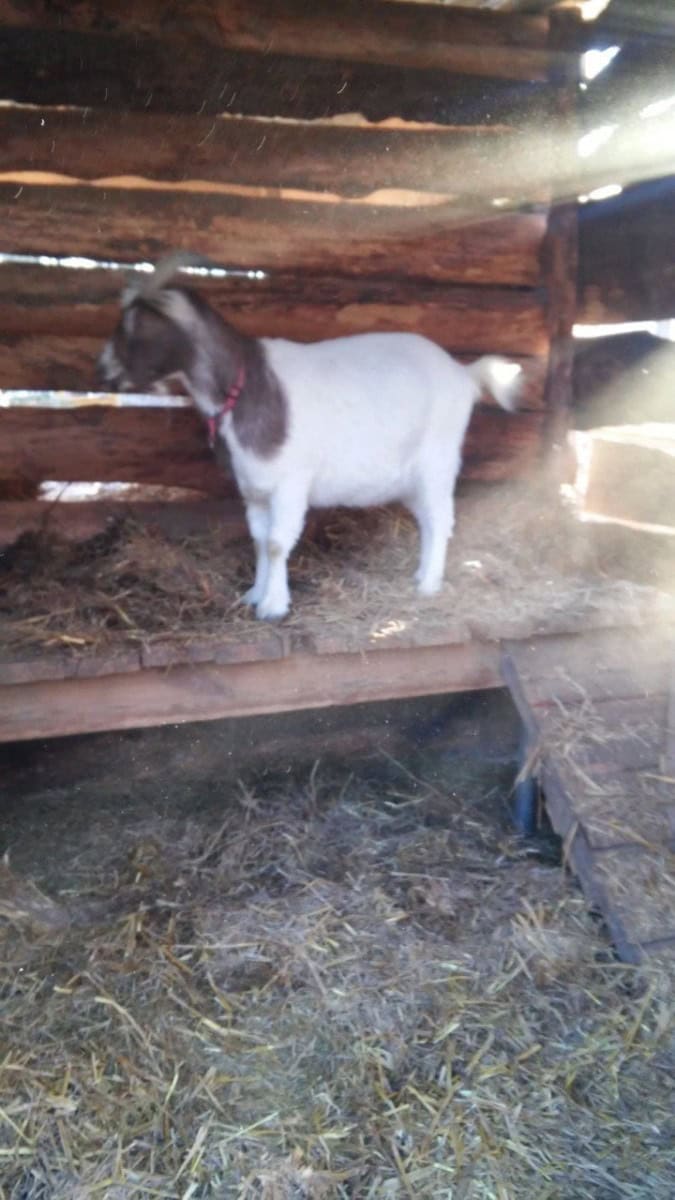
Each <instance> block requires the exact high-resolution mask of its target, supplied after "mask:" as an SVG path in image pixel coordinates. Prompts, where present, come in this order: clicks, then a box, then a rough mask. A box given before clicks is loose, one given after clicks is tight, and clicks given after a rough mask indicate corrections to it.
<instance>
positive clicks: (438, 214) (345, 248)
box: [0, 183, 546, 286]
mask: <svg viewBox="0 0 675 1200" xmlns="http://www.w3.org/2000/svg"><path fill="white" fill-rule="evenodd" d="M474 215H475V214H471V213H470V212H469V211H468V210H467V211H466V212H465V213H464V214H463V215H462V214H459V213H458V212H457V211H456V210H455V208H454V207H453V206H450V208H448V207H446V206H445V205H443V204H439V205H431V206H425V207H422V208H412V209H410V208H391V207H377V206H365V205H358V206H352V205H350V204H347V203H342V204H340V203H337V204H331V203H322V202H315V203H312V202H304V201H294V200H280V199H277V198H272V199H260V198H258V197H250V196H231V195H209V194H201V195H199V196H194V195H190V194H188V193H181V192H169V191H155V190H152V189H144V188H139V189H134V190H129V189H126V188H121V187H94V186H89V187H68V186H58V185H53V186H44V187H41V186H18V187H17V185H16V184H7V183H5V184H1V185H0V221H2V223H3V226H4V230H5V234H4V236H5V240H6V244H7V245H8V246H10V247H11V249H12V251H13V252H22V253H28V254H56V255H63V254H71V255H72V254H80V255H89V256H91V257H94V258H99V259H105V258H107V259H111V260H112V261H116V262H120V261H121V262H138V261H139V259H141V258H150V259H154V258H156V257H158V256H159V255H161V254H162V253H164V252H165V251H166V249H167V248H168V247H176V246H178V247H182V248H185V249H190V250H193V251H196V252H197V253H200V254H205V255H208V256H209V257H211V258H212V259H213V260H214V261H215V262H224V263H226V264H227V265H229V266H231V267H238V268H244V269H252V270H256V269H261V270H275V271H293V272H297V271H308V272H317V273H321V274H336V275H343V276H361V277H362V276H386V277H387V278H392V277H393V278H396V277H403V278H408V279H415V278H417V279H428V280H437V281H443V282H452V283H481V284H491V285H494V284H510V285H518V286H528V285H529V286H532V285H536V284H537V283H538V282H539V277H540V270H539V251H540V247H541V242H542V238H543V235H544V229H545V225H546V218H545V216H544V215H543V214H537V213H531V214H524V215H513V216H504V217H502V218H499V219H492V220H477V221H475V222H474V221H472V216H474Z"/></svg>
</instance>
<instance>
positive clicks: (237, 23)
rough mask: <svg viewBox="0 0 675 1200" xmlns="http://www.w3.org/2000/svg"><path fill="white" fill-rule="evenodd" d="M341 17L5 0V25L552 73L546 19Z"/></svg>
mask: <svg viewBox="0 0 675 1200" xmlns="http://www.w3.org/2000/svg"><path fill="white" fill-rule="evenodd" d="M339 17H340V19H339V21H336V20H335V19H334V14H333V13H332V12H331V11H330V10H329V9H325V8H322V7H321V6H317V5H315V4H313V3H311V2H307V0H285V3H284V4H283V5H282V6H280V5H278V4H277V3H275V0H212V2H211V3H210V4H208V5H204V4H201V3H198V2H196V0H183V2H182V3H181V4H180V5H178V4H169V5H167V4H165V3H163V2H162V0H143V3H142V4H138V3H131V2H127V3H125V4H118V5H115V8H114V10H111V8H110V6H109V5H96V4H90V3H84V2H76V3H74V4H69V5H68V6H67V8H66V9H65V10H64V9H61V10H58V15H57V13H55V12H54V10H53V8H52V6H51V5H50V4H49V3H46V2H41V0H37V2H33V3H26V2H25V0H21V2H18V0H2V2H1V3H0V24H3V25H8V26H10V25H11V26H18V27H23V28H26V27H28V28H37V29H41V28H49V27H50V26H51V27H53V28H54V27H55V28H57V29H58V30H65V31H68V32H77V33H82V32H96V31H98V30H100V29H101V28H105V30H106V31H107V32H109V33H113V34H114V33H126V34H129V33H135V34H138V35H141V36H143V35H147V34H157V33H160V34H162V35H164V36H166V37H168V38H170V39H171V40H180V38H181V37H182V36H184V35H185V34H188V35H190V34H192V33H193V32H198V33H199V35H201V36H202V37H203V38H204V39H205V40H207V41H208V42H209V43H210V44H211V45H212V46H213V48H214V49H217V50H218V51H222V50H239V51H249V52H251V51H252V52H255V53H257V54H263V55H266V54H268V53H269V50H270V48H271V47H274V49H275V51H276V52H277V53H281V54H289V55H297V54H307V53H308V52H309V53H310V54H312V55H313V56H314V57H316V58H327V59H331V60H334V59H346V60H351V61H356V62H365V63H371V62H373V63H385V64H390V65H394V66H400V67H413V68H414V67H423V68H427V67H431V68H436V69H441V70H443V71H451V72H452V73H465V74H478V75H492V76H496V75H501V76H504V77H505V78H514V79H528V80H529V79H540V80H541V79H545V78H547V75H548V71H549V66H550V59H551V55H550V54H549V53H548V52H547V48H546V34H547V28H548V26H547V22H546V19H545V18H537V17H527V16H526V17H522V16H513V15H511V14H509V18H507V19H504V18H503V17H500V16H496V17H495V16H494V15H493V14H486V13H466V12H455V11H454V10H453V11H450V10H444V9H443V8H441V7H435V6H429V7H426V8H424V7H420V6H419V5H417V4H415V5H412V4H396V5H392V4H383V3H378V2H377V0H341V4H340V14H339Z"/></svg>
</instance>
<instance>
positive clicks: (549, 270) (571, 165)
mask: <svg viewBox="0 0 675 1200" xmlns="http://www.w3.org/2000/svg"><path fill="white" fill-rule="evenodd" d="M570 24H571V25H572V30H571V33H572V36H573V35H574V30H575V26H576V21H575V20H574V19H573V20H572V21H571V22H570V14H569V13H565V12H563V14H562V17H558V16H556V15H555V14H553V15H552V16H551V32H550V43H551V45H552V46H562V45H565V44H566V42H567V41H568V40H569V39H570ZM578 76H579V66H578V59H577V58H576V57H575V56H570V57H569V58H568V59H564V60H563V65H562V67H561V68H560V69H558V71H557V73H556V76H555V78H552V83H555V84H556V85H557V87H556V93H555V104H556V117H557V121H556V147H557V152H558V156H559V158H558V161H557V162H556V166H555V174H556V177H557V179H558V180H559V179H560V176H561V175H562V176H564V175H565V174H566V173H570V172H571V173H572V174H573V173H574V171H575V170H576V169H577V162H578V155H577V153H576V145H575V136H574V135H575V130H576V112H575V103H576V92H577V87H578V82H579V79H578ZM553 186H554V191H556V189H557V187H558V186H559V183H554V185H553ZM577 262H578V229H577V202H576V196H575V197H574V199H573V201H572V202H571V203H567V204H560V205H558V206H556V207H554V208H552V209H551V211H550V213H549V219H548V226H547V229H546V238H545V241H544V247H543V254H542V274H543V279H544V282H545V286H546V291H547V296H548V327H549V337H550V353H549V361H548V378H547V381H546V390H545V395H546V407H547V410H548V414H549V416H548V422H547V433H546V444H547V447H549V448H550V465H551V467H552V469H553V473H554V475H555V476H556V477H557V478H560V479H568V478H569V477H570V476H572V477H573V474H574V467H575V463H574V456H573V453H572V451H571V449H570V448H569V447H568V445H567V441H566V436H567V432H568V429H569V427H570V407H571V403H572V369H573V365H574V342H573V339H572V326H573V324H574V320H575V316H576V309H577Z"/></svg>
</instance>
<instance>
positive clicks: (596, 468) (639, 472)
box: [583, 425, 675, 525]
mask: <svg viewBox="0 0 675 1200" xmlns="http://www.w3.org/2000/svg"><path fill="white" fill-rule="evenodd" d="M624 428H625V433H626V438H627V439H628V438H630V440H626V441H619V440H616V438H610V437H609V436H607V437H602V436H600V435H599V434H598V435H595V436H593V437H591V439H590V448H591V452H590V462H589V464H588V485H587V488H586V492H585V495H584V502H583V503H584V510H585V511H586V512H591V513H599V514H601V515H602V516H606V517H618V518H620V519H622V520H628V521H639V522H644V523H646V524H652V525H675V437H672V438H671V439H670V440H667V439H666V437H665V436H664V438H663V439H662V442H661V444H659V443H658V441H654V440H651V439H650V440H649V441H647V439H644V436H643V441H642V444H641V443H640V430H642V429H644V428H645V427H644V426H637V427H636V429H635V431H634V432H633V433H631V432H630V428H631V427H630V426H626V427H624ZM660 428H662V429H663V430H664V431H665V430H669V429H670V430H673V426H672V425H671V426H662V427H660Z"/></svg>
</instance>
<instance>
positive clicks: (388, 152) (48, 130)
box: [0, 105, 553, 208]
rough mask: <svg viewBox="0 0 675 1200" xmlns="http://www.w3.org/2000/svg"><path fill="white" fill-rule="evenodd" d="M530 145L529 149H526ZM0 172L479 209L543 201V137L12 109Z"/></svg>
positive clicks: (415, 126)
mask: <svg viewBox="0 0 675 1200" xmlns="http://www.w3.org/2000/svg"><path fill="white" fill-rule="evenodd" d="M533 142H534V146H533ZM0 144H1V145H2V146H3V155H2V165H1V171H2V175H1V176H0V178H7V179H9V178H10V177H12V178H15V179H16V181H17V182H20V181H21V179H22V177H23V176H24V175H25V174H26V173H27V172H30V173H31V174H32V175H35V174H36V173H39V172H42V173H47V174H48V175H53V174H56V175H58V176H59V177H63V179H64V181H67V180H68V179H70V180H71V181H72V182H82V183H91V182H96V181H101V180H104V179H106V178H110V177H111V176H116V177H118V178H119V177H122V178H126V179H128V180H130V181H131V180H134V179H139V180H146V181H147V180H154V181H155V182H164V183H166V184H179V185H180V186H181V187H182V188H185V189H188V190H193V191H195V192H200V191H206V190H208V189H209V188H211V189H213V190H217V189H218V188H221V189H222V190H224V191H225V192H227V189H228V187H231V186H232V185H235V186H238V187H248V188H249V189H253V188H264V189H266V194H274V195H280V194H282V192H285V193H288V192H289V190H291V191H292V192H293V193H298V192H303V191H304V192H310V193H312V192H322V193H326V194H330V195H336V196H338V197H340V196H342V197H352V198H353V197H364V196H369V195H371V194H373V193H378V192H381V191H385V192H388V193H390V194H392V193H393V195H392V196H391V198H392V200H395V199H396V197H397V196H399V195H400V193H401V192H402V191H403V193H404V194H403V195H402V196H400V199H401V202H408V203H414V202H415V198H416V197H417V196H419V193H422V196H421V197H420V198H419V203H424V200H425V196H424V193H432V194H435V195H438V196H446V197H447V198H448V201H452V199H453V198H456V197H459V198H460V203H461V197H462V196H463V197H471V198H472V199H473V201H474V202H475V203H479V202H480V203H482V204H483V205H484V206H485V207H486V208H489V205H490V204H491V202H492V201H493V200H494V198H495V197H501V196H503V193H504V180H505V179H506V178H508V193H509V197H510V200H511V207H515V206H516V205H517V203H518V201H519V200H522V201H527V202H529V203H533V202H534V201H540V202H543V201H546V200H547V199H548V197H549V191H550V188H549V180H550V178H551V169H552V166H553V162H552V155H551V150H552V138H551V137H550V135H549V133H548V132H546V131H543V130H539V129H537V126H536V122H535V121H534V120H532V121H530V122H529V123H528V126H527V128H526V129H523V128H522V126H521V127H515V126H513V125H509V123H508V121H507V120H504V121H503V122H502V123H500V124H498V125H480V124H479V125H474V126H471V125H461V126H441V125H436V126H434V125H431V126H430V125H426V124H420V123H410V122H401V121H398V120H396V119H393V120H391V121H389V122H383V123H381V124H370V123H367V122H365V121H362V120H361V121H359V120H356V119H353V120H351V121H347V119H345V120H344V121H330V120H327V121H318V122H307V121H279V120H276V119H274V118H265V117H235V116H227V115H223V114H219V115H218V116H215V117H214V116H180V115H171V116H167V115H165V114H157V113H143V114H140V113H136V112H121V113H120V112H116V111H114V110H113V111H111V110H110V108H109V107H107V106H106V107H102V108H97V109H92V108H87V109H80V108H67V109H54V108H50V107H47V106H40V105H17V106H9V107H6V108H2V109H0Z"/></svg>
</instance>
